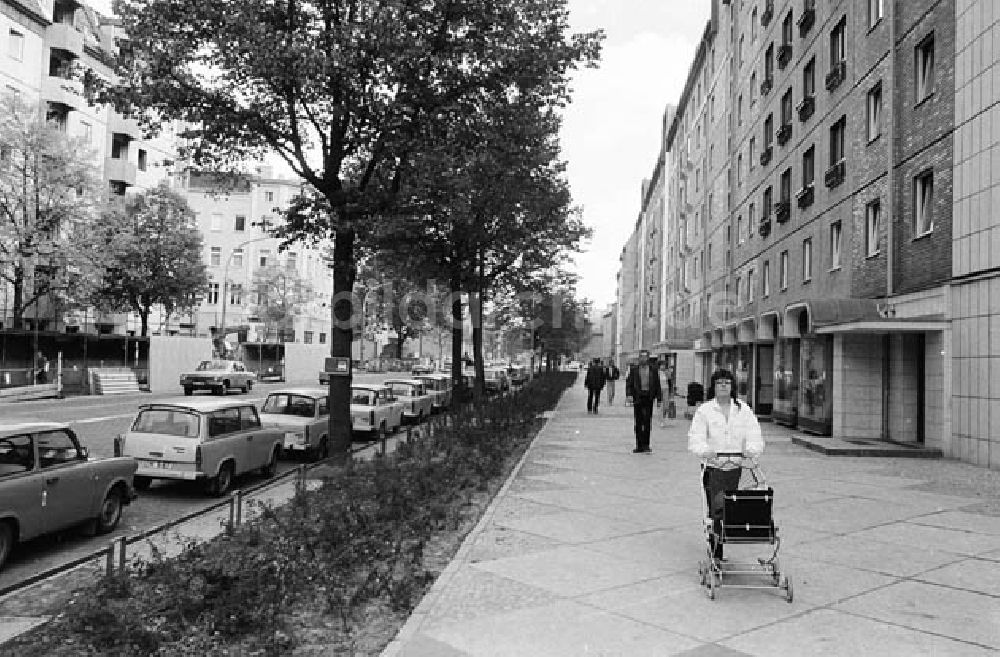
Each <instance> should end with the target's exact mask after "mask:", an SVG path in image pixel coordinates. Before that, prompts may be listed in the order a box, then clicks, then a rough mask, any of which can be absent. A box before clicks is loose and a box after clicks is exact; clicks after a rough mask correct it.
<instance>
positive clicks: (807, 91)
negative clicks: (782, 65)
mask: <svg viewBox="0 0 1000 657" xmlns="http://www.w3.org/2000/svg"><path fill="white" fill-rule="evenodd" d="M815 93H816V58H815V57H813V58H812V59H810V60H809V61H808V62H807V63H806V65H805V66H804V67H803V68H802V96H803V97H805V98H809V97H810V96H812V95H814V94H815Z"/></svg>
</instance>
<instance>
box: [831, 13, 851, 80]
mask: <svg viewBox="0 0 1000 657" xmlns="http://www.w3.org/2000/svg"><path fill="white" fill-rule="evenodd" d="M846 32H847V18H841V19H840V22H839V23H837V25H836V27H834V28H833V30H832V31H831V32H830V64H831V68H833V66H836V65H837V64H839V63H840V62H842V61H844V60H845V59H847V51H846V50H845V47H846V44H845V41H844V39H845V33H846Z"/></svg>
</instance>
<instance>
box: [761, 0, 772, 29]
mask: <svg viewBox="0 0 1000 657" xmlns="http://www.w3.org/2000/svg"><path fill="white" fill-rule="evenodd" d="M772 18H774V0H767V4H765V5H764V13H763V14H761V15H760V24H761V25H763V26H764V27H767V26H768V25H770V24H771V19H772Z"/></svg>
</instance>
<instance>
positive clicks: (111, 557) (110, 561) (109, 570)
mask: <svg viewBox="0 0 1000 657" xmlns="http://www.w3.org/2000/svg"><path fill="white" fill-rule="evenodd" d="M104 573H105V575H107V576H108V577H111V576H112V575H114V574H115V542H114V541H111V542H110V543H108V551H107V562H106V563H105V565H104Z"/></svg>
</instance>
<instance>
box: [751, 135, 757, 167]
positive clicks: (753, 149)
mask: <svg viewBox="0 0 1000 657" xmlns="http://www.w3.org/2000/svg"><path fill="white" fill-rule="evenodd" d="M755 159H757V138H756V137H751V138H750V170H751V171H753V163H754V160H755Z"/></svg>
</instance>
